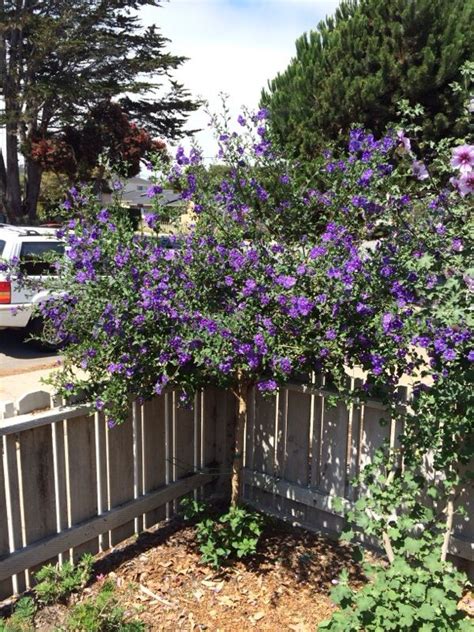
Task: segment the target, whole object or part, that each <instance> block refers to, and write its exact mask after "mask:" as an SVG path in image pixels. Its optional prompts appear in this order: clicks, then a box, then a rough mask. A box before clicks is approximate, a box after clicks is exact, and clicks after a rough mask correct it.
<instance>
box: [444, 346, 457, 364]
mask: <svg viewBox="0 0 474 632" xmlns="http://www.w3.org/2000/svg"><path fill="white" fill-rule="evenodd" d="M443 358H444V359H445V360H447V361H448V362H452V361H453V360H455V359H456V351H454V349H446V351H445V352H444V353H443Z"/></svg>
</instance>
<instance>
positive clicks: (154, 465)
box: [142, 395, 166, 529]
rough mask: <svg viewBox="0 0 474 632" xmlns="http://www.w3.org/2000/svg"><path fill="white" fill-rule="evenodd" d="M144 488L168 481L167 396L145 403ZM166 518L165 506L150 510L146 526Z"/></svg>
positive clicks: (154, 487)
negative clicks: (166, 472)
mask: <svg viewBox="0 0 474 632" xmlns="http://www.w3.org/2000/svg"><path fill="white" fill-rule="evenodd" d="M142 445H143V490H144V492H145V493H146V492H151V491H154V490H156V489H159V488H160V487H163V486H164V485H165V483H166V476H165V470H166V462H165V459H166V454H165V396H164V395H160V396H158V397H154V398H153V399H150V400H147V401H146V402H145V403H144V404H143V414H142ZM165 518H166V509H165V507H159V508H158V509H154V510H153V511H149V512H148V513H146V514H145V517H144V526H145V528H146V529H149V528H150V527H152V526H153V525H154V524H156V523H157V522H160V521H161V520H164V519H165Z"/></svg>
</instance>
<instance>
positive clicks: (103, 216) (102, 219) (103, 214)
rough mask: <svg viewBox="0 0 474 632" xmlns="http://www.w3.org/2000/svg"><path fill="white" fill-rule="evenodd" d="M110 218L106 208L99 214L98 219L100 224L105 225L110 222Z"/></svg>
mask: <svg viewBox="0 0 474 632" xmlns="http://www.w3.org/2000/svg"><path fill="white" fill-rule="evenodd" d="M109 217H110V213H109V211H108V210H107V209H106V208H103V209H101V210H100V211H99V212H98V213H97V219H98V221H99V222H101V223H105V222H107V221H108V220H109Z"/></svg>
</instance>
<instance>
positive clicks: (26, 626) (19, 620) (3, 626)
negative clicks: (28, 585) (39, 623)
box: [0, 597, 36, 632]
mask: <svg viewBox="0 0 474 632" xmlns="http://www.w3.org/2000/svg"><path fill="white" fill-rule="evenodd" d="M35 613H36V606H35V602H34V601H33V599H32V598H31V597H23V598H22V599H20V600H19V601H18V603H17V604H16V606H15V608H14V611H13V614H12V616H11V617H10V618H9V619H8V620H7V621H0V632H30V630H33V629H34V617H35Z"/></svg>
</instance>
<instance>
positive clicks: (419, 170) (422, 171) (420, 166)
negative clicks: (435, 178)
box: [411, 160, 430, 180]
mask: <svg viewBox="0 0 474 632" xmlns="http://www.w3.org/2000/svg"><path fill="white" fill-rule="evenodd" d="M411 166H412V171H413V175H414V176H415V178H417V179H418V180H426V179H427V178H429V177H430V174H429V173H428V169H427V168H426V165H425V163H424V162H421V160H414V161H413V162H412V165H411Z"/></svg>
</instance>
